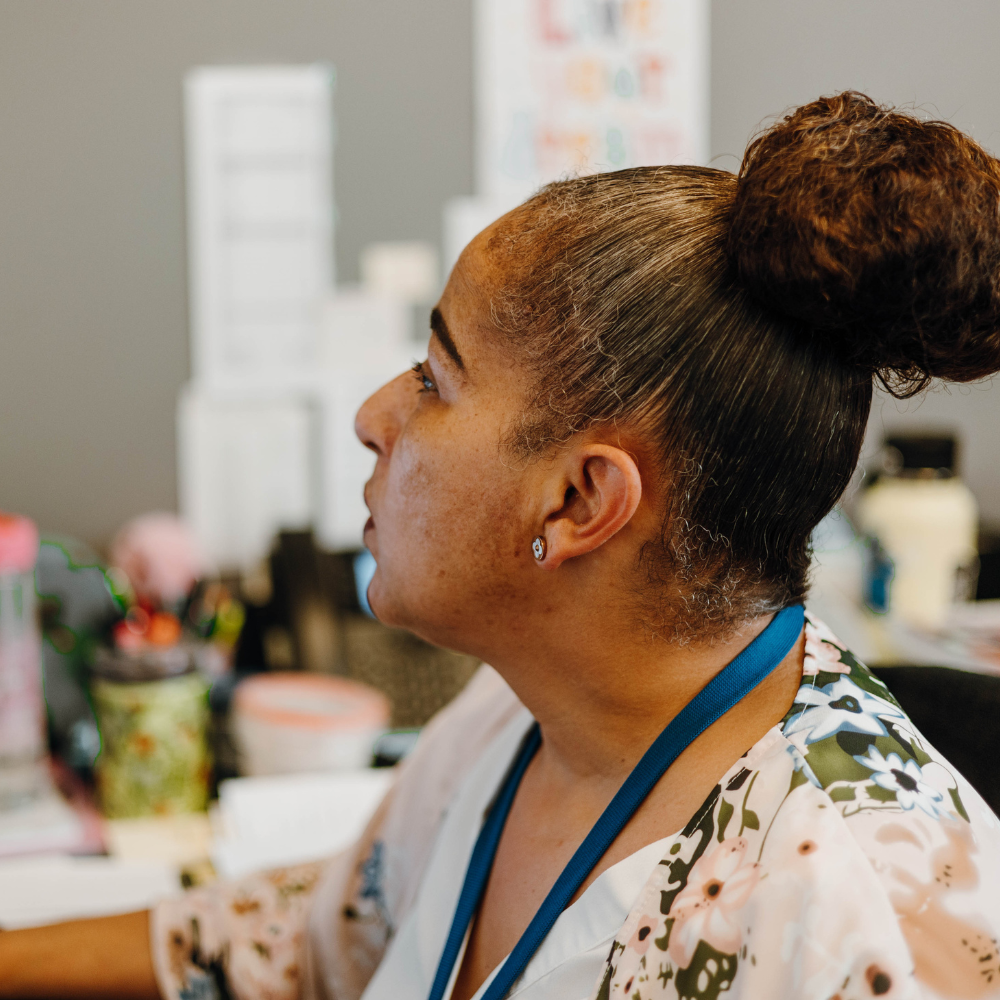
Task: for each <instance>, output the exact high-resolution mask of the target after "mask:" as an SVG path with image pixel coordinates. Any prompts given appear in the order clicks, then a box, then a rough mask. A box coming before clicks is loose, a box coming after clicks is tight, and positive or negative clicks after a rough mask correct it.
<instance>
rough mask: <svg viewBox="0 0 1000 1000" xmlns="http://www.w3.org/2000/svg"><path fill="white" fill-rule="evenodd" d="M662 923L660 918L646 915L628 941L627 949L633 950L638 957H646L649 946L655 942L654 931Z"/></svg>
mask: <svg viewBox="0 0 1000 1000" xmlns="http://www.w3.org/2000/svg"><path fill="white" fill-rule="evenodd" d="M659 922H660V918H659V917H651V916H649V915H644V916H643V917H642V918H641V919H640V920H639V926H638V927H636V929H635V933H634V934H633V935H632V936H631V937H630V938H629V939H628V944H627V945H626V947H628V948H631V949H632V950H633V951H634V952H635V953H636V954H637V955H645V954H646V951H647V950H648V949H649V945H650V943H651V942H652V940H653V931H654V930H656V925H657V924H658V923H659Z"/></svg>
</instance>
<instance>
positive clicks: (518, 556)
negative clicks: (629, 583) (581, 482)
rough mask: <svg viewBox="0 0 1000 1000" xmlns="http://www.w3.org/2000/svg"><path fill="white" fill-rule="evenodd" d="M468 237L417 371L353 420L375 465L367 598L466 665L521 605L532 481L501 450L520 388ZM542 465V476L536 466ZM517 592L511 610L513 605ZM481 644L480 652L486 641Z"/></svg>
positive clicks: (532, 471)
mask: <svg viewBox="0 0 1000 1000" xmlns="http://www.w3.org/2000/svg"><path fill="white" fill-rule="evenodd" d="M484 246H485V237H484V236H483V235H481V236H480V237H478V238H477V239H476V240H474V241H473V243H472V244H470V245H469V247H468V248H467V249H466V251H465V253H464V254H463V255H462V258H461V260H460V261H459V263H458V264H457V265H456V267H455V269H454V271H453V272H452V275H451V278H450V280H449V281H448V284H447V287H446V288H445V290H444V293H443V295H442V297H441V300H440V302H439V304H438V307H437V308H436V309H435V310H434V312H433V315H432V321H431V325H432V330H433V334H432V337H431V341H430V347H429V351H428V358H427V360H426V361H425V362H423V363H422V364H421V365H419V366H417V367H416V368H415V370H414V371H412V372H406V373H405V374H402V375H400V376H399V377H398V378H396V379H394V380H393V381H392V382H390V383H388V384H387V385H385V386H383V387H382V388H381V389H380V390H379V391H378V392H377V393H375V395H374V396H372V397H371V398H370V399H369V400H368V401H367V402H366V403H365V404H364V406H362V408H361V410H360V411H359V413H358V417H357V422H356V429H357V434H358V437H359V438H360V439H361V441H362V442H363V443H364V444H365V445H366V446H367V447H369V448H370V449H371V450H372V451H374V452H375V454H376V455H377V456H378V457H377V461H376V465H375V471H374V473H373V475H372V478H371V479H370V480H369V481H368V484H367V486H366V488H365V500H366V502H367V504H368V508H369V510H370V512H371V515H372V516H371V518H370V519H369V521H368V524H367V525H366V527H365V535H364V539H365V545H366V546H367V547H368V548H369V549H370V550H371V552H372V554H373V555H374V557H375V560H376V562H377V566H378V568H377V570H376V572H375V576H374V578H373V579H372V582H371V585H370V587H369V591H368V599H369V601H370V603H371V607H372V609H373V611H374V612H375V614H376V615H377V616H378V617H379V618H380V619H381V620H382V621H383V622H385V623H386V624H388V625H393V626H398V627H402V628H407V629H410V630H411V631H413V632H416V633H417V634H419V635H421V636H423V637H424V638H426V639H429V640H431V641H433V642H436V643H438V644H440V645H445V646H451V647H453V648H459V649H462V650H465V651H468V652H473V653H475V652H476V650H477V649H480V648H482V646H481V642H480V641H479V640H477V635H480V636H483V637H484V639H485V637H487V636H489V635H490V633H491V632H492V631H493V629H494V625H495V624H497V623H499V622H500V621H501V620H503V622H504V624H505V627H506V628H508V629H509V628H510V626H511V624H512V622H511V612H512V611H514V610H516V609H515V607H514V605H515V604H516V602H517V601H518V600H524V599H525V596H524V594H523V590H524V588H523V587H518V586H514V585H513V584H514V583H515V578H516V577H518V575H519V574H522V573H523V572H524V571H525V569H526V568H528V567H531V564H532V563H533V559H532V556H531V540H532V537H533V535H534V534H535V532H536V530H537V528H538V525H535V524H533V523H532V520H533V516H532V504H531V494H532V480H533V479H534V478H536V476H537V470H536V466H537V463H534V464H531V465H528V466H527V467H524V464H523V463H520V462H514V461H512V460H510V458H509V457H507V456H506V453H505V450H504V448H503V442H504V439H505V437H506V436H507V434H508V433H509V429H510V428H511V427H512V426H513V425H514V422H515V421H516V420H517V417H518V414H519V413H520V412H521V410H522V408H523V392H524V389H523V378H522V377H521V374H520V372H519V370H518V368H517V366H516V364H514V363H513V361H512V359H511V358H510V356H509V354H508V353H506V352H505V348H504V340H503V337H502V335H500V334H499V333H498V332H497V331H496V330H495V329H494V328H493V327H492V325H491V323H490V309H489V294H490V289H491V288H492V287H494V286H495V284H496V282H497V281H498V280H499V279H501V277H502V276H500V275H497V274H495V273H492V271H491V265H490V263H489V258H488V256H487V255H486V254H485V253H484V252H483V248H484ZM542 464H544V463H542ZM519 592H520V593H521V596H519ZM485 641H488V640H485Z"/></svg>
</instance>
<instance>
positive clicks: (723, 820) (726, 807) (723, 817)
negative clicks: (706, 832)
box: [715, 799, 735, 844]
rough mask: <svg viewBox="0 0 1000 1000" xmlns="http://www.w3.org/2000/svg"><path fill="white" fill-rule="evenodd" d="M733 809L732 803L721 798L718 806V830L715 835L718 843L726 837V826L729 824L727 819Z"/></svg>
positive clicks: (731, 814)
mask: <svg viewBox="0 0 1000 1000" xmlns="http://www.w3.org/2000/svg"><path fill="white" fill-rule="evenodd" d="M734 811H735V810H734V808H733V804H732V803H731V802H727V801H726V800H725V799H723V800H722V804H721V805H720V806H719V819H718V824H719V832H718V833H717V834H716V835H715V836H716V838H717V839H718V841H719V843H720V844H721V843H722V842H723V840H725V839H726V827H727V826H729V821H730V820H731V819H732V818H733V812H734Z"/></svg>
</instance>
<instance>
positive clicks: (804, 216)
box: [487, 92, 1000, 641]
mask: <svg viewBox="0 0 1000 1000" xmlns="http://www.w3.org/2000/svg"><path fill="white" fill-rule="evenodd" d="M487 252H488V253H490V254H491V255H493V256H494V257H495V258H496V259H497V261H498V262H499V263H500V264H501V266H502V268H503V273H504V276H505V280H504V285H503V288H501V289H499V290H498V291H497V292H496V294H495V295H494V296H493V301H492V310H493V318H494V322H495V325H496V327H497V329H498V331H500V335H502V336H504V337H506V338H507V339H508V340H509V342H510V343H511V344H512V345H513V346H514V349H515V350H516V352H517V353H518V354H519V356H520V358H521V360H522V362H523V364H524V366H525V371H526V377H527V379H528V382H529V386H528V388H529V392H528V396H529V398H530V399H532V400H533V402H532V404H531V405H530V407H529V409H528V410H527V412H525V414H524V415H523V418H522V420H521V422H520V424H519V425H518V426H517V427H516V428H514V429H513V430H512V432H511V439H510V442H509V444H510V447H511V449H512V451H514V452H515V453H517V454H519V455H521V456H524V457H527V456H532V455H536V454H539V453H541V452H543V451H544V450H545V449H547V448H549V447H553V446H555V445H557V444H558V443H559V442H561V441H564V440H566V439H567V438H568V437H569V436H571V435H572V434H574V433H576V432H578V431H580V430H583V429H584V428H586V427H588V426H591V425H593V424H595V423H609V422H615V421H618V422H620V423H628V424H630V425H631V426H634V427H636V428H638V429H640V430H641V431H643V432H644V433H645V434H647V436H649V437H650V438H651V439H652V440H655V441H657V442H659V445H660V448H661V454H662V486H663V489H662V494H663V497H664V501H663V505H664V506H663V532H662V537H661V538H660V539H659V540H658V541H657V542H656V543H650V544H648V545H647V546H646V547H645V548H644V550H643V552H642V556H641V560H640V563H641V565H640V566H639V567H637V569H638V570H639V571H640V572H639V575H638V577H637V585H636V588H635V590H636V595H637V601H638V603H639V607H640V608H641V611H642V615H643V618H644V619H645V621H646V623H647V625H648V627H649V628H650V629H651V630H652V631H654V632H656V633H658V634H660V635H665V636H667V637H670V638H672V639H674V640H675V641H683V639H684V638H686V637H688V636H691V635H695V634H697V635H700V636H706V635H713V634H714V635H721V634H725V633H727V632H729V631H731V630H732V629H733V628H735V627H738V626H739V625H740V624H741V623H742V622H743V621H745V620H746V619H748V618H750V617H752V616H755V615H758V614H762V613H767V612H770V611H775V610H777V609H779V608H781V607H784V606H787V605H789V604H793V603H796V602H799V601H802V600H803V599H804V597H805V594H806V592H807V589H808V571H809V564H810V551H809V538H810V535H811V533H812V530H813V528H814V527H815V526H816V525H817V524H818V523H819V521H820V520H821V519H822V518H823V517H824V516H825V515H826V514H827V513H828V512H829V510H830V509H831V508H832V507H833V505H834V504H835V503H836V501H837V499H838V498H839V497H840V495H841V493H842V492H843V491H844V489H845V488H846V486H847V484H848V482H849V480H850V477H851V474H852V472H853V470H854V467H855V465H856V463H857V459H858V454H859V451H860V448H861V443H862V439H863V436H864V431H865V426H866V423H867V418H868V414H869V410H870V407H871V398H872V377H873V375H874V376H877V377H879V378H881V379H882V380H883V382H884V383H885V384H886V385H887V387H889V388H890V390H891V391H893V392H896V393H897V394H899V395H911V394H913V393H914V392H916V391H918V390H919V389H921V388H922V387H923V386H924V385H926V384H927V382H928V381H929V380H930V379H931V378H933V377H941V378H947V379H952V380H955V381H962V382H965V381H971V380H974V379H979V378H982V377H984V376H986V375H989V374H990V373H992V372H994V371H997V370H1000V164H998V163H997V161H996V160H994V159H993V158H992V157H991V156H989V155H988V154H987V153H985V152H984V151H983V150H982V149H981V148H980V147H979V146H977V145H976V144H975V143H974V142H973V141H972V140H971V139H970V138H968V137H967V136H965V135H964V134H963V133H961V132H959V131H958V130H957V129H955V128H954V127H952V126H951V125H948V124H947V123H944V122H929V121H922V120H920V119H919V118H916V117H914V116H913V115H909V114H904V113H901V112H898V111H892V110H889V109H887V108H884V107H880V106H879V105H877V104H876V103H875V102H874V101H872V100H871V99H870V98H868V97H866V96H864V95H863V94H858V93H855V92H847V93H843V94H840V95H837V96H835V97H828V98H822V99H820V100H818V101H815V102H813V103H812V104H808V105H805V106H804V107H801V108H798V109H797V110H795V111H793V112H792V113H791V114H789V115H787V116H786V117H785V118H783V119H782V120H780V121H778V122H777V123H776V124H774V125H773V126H771V127H770V128H768V129H767V130H766V131H764V132H763V133H762V134H761V135H759V136H758V137H757V138H756V139H754V141H753V142H752V143H751V144H750V146H749V148H748V149H747V152H746V155H745V157H744V160H743V164H742V166H741V168H740V172H739V174H738V175H737V176H735V177H734V176H733V175H732V174H729V173H727V172H725V171H720V170H712V169H707V168H701V167H641V168H636V169H631V170H622V171H618V172H615V173H608V174H598V175H594V176H588V177H581V178H577V179H573V180H567V181H561V182H558V183H555V184H550V185H548V186H547V187H545V188H543V189H542V190H541V191H540V192H539V193H538V194H537V195H536V196H535V197H534V198H532V199H530V200H529V201H528V202H526V203H525V205H524V206H522V207H521V209H519V210H518V211H517V212H515V213H513V214H512V215H510V216H508V217H507V219H506V220H505V222H503V223H501V224H500V225H499V226H498V227H496V228H495V229H494V231H493V234H492V237H491V239H490V241H489V243H488V246H487Z"/></svg>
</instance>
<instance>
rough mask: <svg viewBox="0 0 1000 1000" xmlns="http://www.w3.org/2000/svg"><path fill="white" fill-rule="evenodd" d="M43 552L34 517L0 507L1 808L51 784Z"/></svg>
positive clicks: (25, 800) (30, 797)
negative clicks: (38, 586)
mask: <svg viewBox="0 0 1000 1000" xmlns="http://www.w3.org/2000/svg"><path fill="white" fill-rule="evenodd" d="M37 558H38V529H37V528H36V527H35V525H34V523H33V522H32V521H29V520H28V518H26V517H18V516H17V515H15V514H2V513H0V809H10V808H13V807H15V806H18V805H21V804H23V803H25V802H28V801H30V800H31V799H33V798H36V797H37V796H38V795H40V794H41V793H42V792H44V791H45V790H46V789H47V787H48V769H47V767H46V752H47V748H46V739H45V702H44V699H43V695H42V640H41V632H40V629H39V623H38V616H37V612H36V604H35V561H36V560H37Z"/></svg>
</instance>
